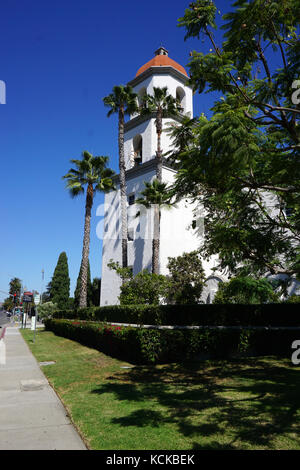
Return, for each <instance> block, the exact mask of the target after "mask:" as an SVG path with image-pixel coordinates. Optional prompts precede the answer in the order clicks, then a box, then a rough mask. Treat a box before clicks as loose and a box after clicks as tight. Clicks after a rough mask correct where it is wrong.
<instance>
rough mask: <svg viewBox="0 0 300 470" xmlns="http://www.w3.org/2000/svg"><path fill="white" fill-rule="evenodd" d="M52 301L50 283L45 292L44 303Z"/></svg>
mask: <svg viewBox="0 0 300 470" xmlns="http://www.w3.org/2000/svg"><path fill="white" fill-rule="evenodd" d="M50 299H51V281H50V282H48V284H47V286H46V290H45V292H43V294H42V303H44V302H45V303H46V302H50Z"/></svg>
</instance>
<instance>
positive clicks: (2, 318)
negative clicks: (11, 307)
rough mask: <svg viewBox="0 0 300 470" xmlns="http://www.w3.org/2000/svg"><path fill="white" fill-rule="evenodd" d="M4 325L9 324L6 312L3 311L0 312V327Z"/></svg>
mask: <svg viewBox="0 0 300 470" xmlns="http://www.w3.org/2000/svg"><path fill="white" fill-rule="evenodd" d="M6 323H9V318H8V317H7V315H6V312H5V311H4V310H1V311H0V326H3V325H5V324H6Z"/></svg>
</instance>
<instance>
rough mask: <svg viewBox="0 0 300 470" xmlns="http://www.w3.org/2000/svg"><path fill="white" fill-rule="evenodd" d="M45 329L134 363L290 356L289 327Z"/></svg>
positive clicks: (88, 325)
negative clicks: (277, 328) (279, 328)
mask: <svg viewBox="0 0 300 470" xmlns="http://www.w3.org/2000/svg"><path fill="white" fill-rule="evenodd" d="M45 326H46V329H47V330H50V331H53V332H54V333H55V334H57V335H60V336H63V337H66V338H69V339H71V340H75V341H78V342H80V343H82V344H84V345H86V346H89V347H93V348H95V349H98V350H100V351H102V352H103V353H105V354H108V355H110V356H112V357H117V358H119V359H121V360H126V361H129V362H131V363H134V364H149V363H152V364H153V363H167V362H174V361H183V360H186V359H193V358H197V357H198V358H199V357H200V358H201V357H203V355H205V356H206V357H207V356H209V357H210V358H219V359H226V358H230V357H232V356H238V355H240V354H241V353H242V354H243V355H245V354H250V355H253V354H254V355H274V354H275V355H280V356H284V357H289V356H290V355H291V344H292V342H293V341H294V340H295V335H296V336H297V334H296V333H295V331H292V330H275V331H274V330H251V331H249V330H246V329H241V330H237V329H208V328H203V329H193V330H189V329H173V330H169V329H146V328H133V327H118V326H113V325H107V324H105V323H96V322H82V321H76V320H73V321H71V320H53V319H48V320H46V321H45Z"/></svg>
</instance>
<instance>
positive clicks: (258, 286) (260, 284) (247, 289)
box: [213, 277, 279, 304]
mask: <svg viewBox="0 0 300 470" xmlns="http://www.w3.org/2000/svg"><path fill="white" fill-rule="evenodd" d="M276 301H279V296H278V295H277V294H276V293H275V292H274V290H273V286H272V284H271V283H270V282H269V281H268V280H267V279H254V278H252V277H235V278H232V279H230V281H229V282H222V283H220V284H219V289H218V292H217V293H216V295H215V298H214V301H213V303H214V304H261V303H266V302H276Z"/></svg>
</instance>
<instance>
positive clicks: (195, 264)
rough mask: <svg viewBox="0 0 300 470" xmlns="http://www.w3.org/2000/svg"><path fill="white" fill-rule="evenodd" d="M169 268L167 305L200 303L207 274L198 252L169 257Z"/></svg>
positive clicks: (166, 290) (166, 291)
mask: <svg viewBox="0 0 300 470" xmlns="http://www.w3.org/2000/svg"><path fill="white" fill-rule="evenodd" d="M168 259H169V262H168V266H167V268H168V269H169V273H170V275H169V276H168V281H169V282H168V283H167V284H166V289H165V297H166V300H167V303H175V304H181V305H182V304H193V303H199V302H200V299H201V294H202V291H203V286H204V282H205V273H204V269H203V267H202V262H201V259H200V257H199V252H198V251H192V252H190V253H183V254H182V255H181V256H177V257H176V258H171V257H169V258H168Z"/></svg>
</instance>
